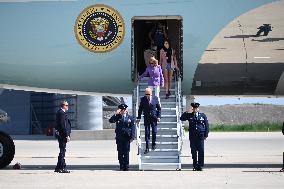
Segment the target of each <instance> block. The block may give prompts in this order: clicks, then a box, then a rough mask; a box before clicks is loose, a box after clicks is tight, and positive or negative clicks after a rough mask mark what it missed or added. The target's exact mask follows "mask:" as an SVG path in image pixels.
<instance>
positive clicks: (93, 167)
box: [3, 163, 282, 172]
mask: <svg viewBox="0 0 284 189" xmlns="http://www.w3.org/2000/svg"><path fill="white" fill-rule="evenodd" d="M281 167H282V164H215V163H211V164H206V165H205V167H204V168H205V169H218V168H220V169H222V168H281ZM54 168H55V165H22V169H21V170H54ZM67 169H68V170H89V171H95V170H112V171H118V170H119V165H112V164H108V165H67ZM138 169H139V166H138V165H137V164H135V165H130V171H138ZM3 170H13V168H12V166H11V165H10V166H8V167H6V168H4V169H3ZM182 170H184V171H192V164H182ZM244 172H245V171H244ZM247 172H253V171H247ZM255 172H263V171H255ZM267 172H272V171H267ZM276 172H277V171H276Z"/></svg>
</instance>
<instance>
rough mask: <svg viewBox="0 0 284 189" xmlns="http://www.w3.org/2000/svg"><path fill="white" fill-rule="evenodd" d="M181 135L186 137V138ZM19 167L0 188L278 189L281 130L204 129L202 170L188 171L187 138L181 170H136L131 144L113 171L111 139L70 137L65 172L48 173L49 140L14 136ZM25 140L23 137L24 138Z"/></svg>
mask: <svg viewBox="0 0 284 189" xmlns="http://www.w3.org/2000/svg"><path fill="white" fill-rule="evenodd" d="M186 138H187V137H186ZM15 139H16V140H15V145H16V155H15V158H14V160H13V162H12V165H13V164H15V163H16V162H20V163H21V164H22V166H23V169H22V170H13V169H12V166H9V167H7V168H5V169H3V170H0V188H1V189H9V188H11V189H16V188H17V189H18V188H27V189H32V188H36V189H38V188H60V189H63V188H68V189H72V188H74V189H75V188H76V189H77V188H84V189H85V188H116V189H117V188H135V189H139V188H147V187H148V188H157V187H159V188H163V189H164V188H175V189H177V188H190V187H198V188H210V189H211V188H230V189H232V188H233V189H234V188H242V189H244V188H283V187H284V173H281V172H279V170H280V168H281V166H282V153H283V151H284V136H283V135H282V134H281V133H210V136H209V138H208V140H207V141H206V144H205V148H206V153H205V156H206V157H205V162H206V168H205V169H204V171H203V172H193V171H192V166H191V162H192V161H191V156H190V151H189V142H188V141H187V140H186V141H184V145H183V154H182V163H183V166H182V170H181V171H138V158H137V156H136V153H137V148H136V145H135V142H134V143H132V147H131V155H130V164H131V170H130V171H129V172H120V171H118V161H117V152H116V146H115V141H114V140H102V141H100V140H96V141H95V140H93V141H71V142H70V143H68V147H67V159H66V162H67V164H68V169H69V170H71V173H70V174H58V173H54V172H53V170H54V165H55V164H56V161H57V154H58V147H57V142H56V141H55V140H50V139H47V140H36V138H32V137H15ZM27 139H28V140H27Z"/></svg>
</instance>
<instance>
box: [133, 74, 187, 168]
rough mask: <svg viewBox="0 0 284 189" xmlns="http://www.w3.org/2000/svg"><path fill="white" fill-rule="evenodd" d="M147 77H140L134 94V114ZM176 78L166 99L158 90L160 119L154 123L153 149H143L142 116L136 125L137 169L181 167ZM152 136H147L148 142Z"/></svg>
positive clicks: (163, 93)
mask: <svg viewBox="0 0 284 189" xmlns="http://www.w3.org/2000/svg"><path fill="white" fill-rule="evenodd" d="M147 79H148V78H145V79H142V80H141V81H140V82H139V84H138V86H137V89H136V92H135V93H134V96H133V97H134V98H133V100H134V107H136V116H137V113H138V106H139V103H140V99H141V97H143V96H144V95H145V94H144V90H145V88H147ZM179 84H180V81H179V82H174V83H173V85H172V88H171V89H170V91H171V94H172V95H171V96H170V97H169V98H168V99H166V98H165V96H166V92H165V90H164V89H161V92H160V101H161V120H160V122H158V126H157V135H156V146H155V149H154V150H153V149H152V148H151V145H150V148H149V152H148V153H146V154H145V153H144V152H145V149H146V142H145V128H144V121H143V118H142V120H141V122H140V124H139V125H138V126H137V143H138V148H139V149H138V150H139V170H160V169H165V170H180V169H181V158H180V156H181V145H182V127H181V122H180V121H179V115H180V113H179V112H180V109H181V101H180V96H181V95H180V91H181V90H180V85H179ZM151 138H152V135H151V137H150V141H151Z"/></svg>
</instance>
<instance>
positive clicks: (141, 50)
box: [131, 16, 183, 81]
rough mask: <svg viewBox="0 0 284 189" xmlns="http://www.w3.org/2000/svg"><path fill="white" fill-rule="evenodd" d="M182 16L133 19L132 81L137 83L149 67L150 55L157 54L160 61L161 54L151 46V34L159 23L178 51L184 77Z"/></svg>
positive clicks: (178, 59) (177, 56)
mask: <svg viewBox="0 0 284 189" xmlns="http://www.w3.org/2000/svg"><path fill="white" fill-rule="evenodd" d="M182 21H183V20H182V17H181V16H135V17H133V18H132V31H131V32H132V33H131V42H132V44H131V71H132V75H131V77H132V80H133V81H135V80H136V78H137V77H138V75H141V74H142V73H143V72H144V71H145V69H146V67H147V63H148V60H147V57H148V55H147V54H148V53H149V51H150V53H153V54H155V56H156V58H157V60H159V59H160V57H158V56H159V52H158V51H157V50H156V48H155V47H154V48H153V46H155V45H151V40H150V37H149V35H150V34H149V33H151V31H153V30H155V27H157V24H158V23H161V24H162V25H163V26H165V30H166V34H167V36H166V39H167V40H169V42H170V43H171V47H172V48H173V49H175V51H176V58H177V63H178V66H179V69H180V76H181V77H182V76H183V74H182V73H183V72H182V70H183V69H182V67H183V24H182Z"/></svg>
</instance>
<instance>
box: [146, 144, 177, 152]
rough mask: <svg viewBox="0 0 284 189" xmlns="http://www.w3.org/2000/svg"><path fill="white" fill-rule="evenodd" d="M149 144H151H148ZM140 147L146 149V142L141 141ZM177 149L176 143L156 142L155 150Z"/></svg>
mask: <svg viewBox="0 0 284 189" xmlns="http://www.w3.org/2000/svg"><path fill="white" fill-rule="evenodd" d="M150 146H151V145H150ZM142 149H146V143H142ZM156 150H157V151H163V150H178V144H156V149H155V151H156Z"/></svg>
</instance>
